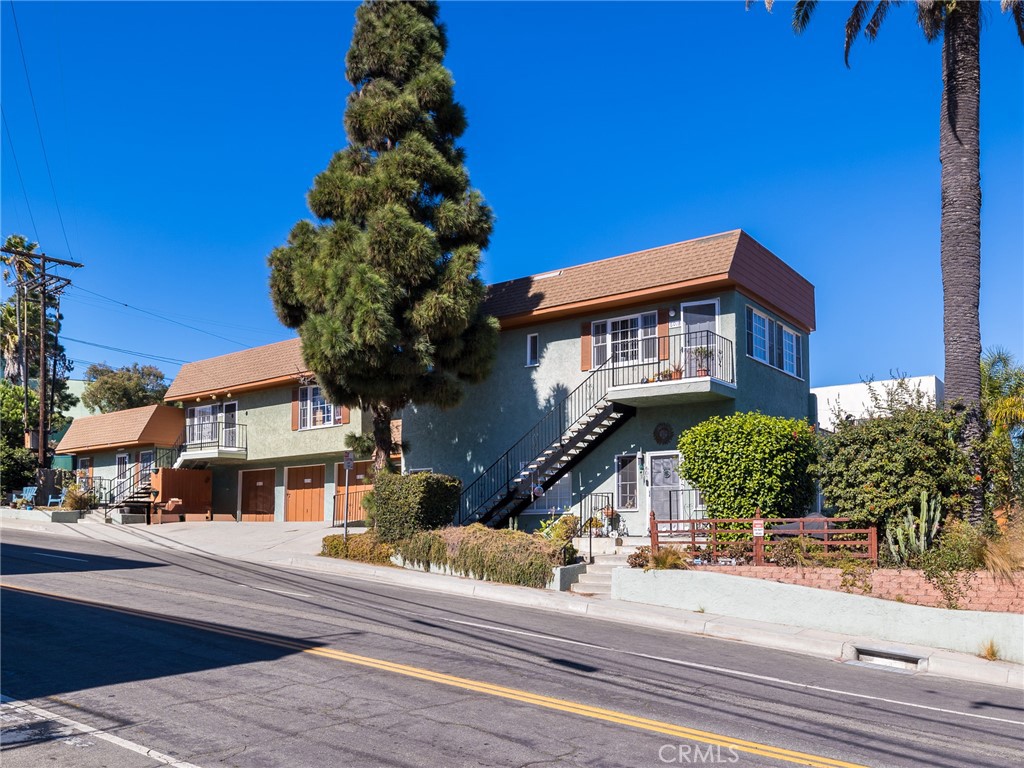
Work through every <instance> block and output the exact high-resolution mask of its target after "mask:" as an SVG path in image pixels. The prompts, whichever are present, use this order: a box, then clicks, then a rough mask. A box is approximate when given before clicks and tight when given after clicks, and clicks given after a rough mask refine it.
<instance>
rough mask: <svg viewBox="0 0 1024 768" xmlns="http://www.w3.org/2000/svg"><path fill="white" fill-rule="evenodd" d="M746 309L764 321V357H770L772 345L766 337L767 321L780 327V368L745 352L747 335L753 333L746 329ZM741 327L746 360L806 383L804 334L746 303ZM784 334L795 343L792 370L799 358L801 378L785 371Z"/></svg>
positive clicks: (771, 341)
mask: <svg viewBox="0 0 1024 768" xmlns="http://www.w3.org/2000/svg"><path fill="white" fill-rule="evenodd" d="M747 309H749V310H750V311H751V312H752V313H753V314H754V315H757V316H758V317H760V318H762V319H763V320H764V321H765V325H764V328H765V340H764V341H765V357H771V355H770V354H769V350H770V349H771V345H772V344H773V343H774V341H773V340H772V339H771V338H769V335H768V328H769V326H768V323H769V321H770V322H772V323H775V324H776V325H778V326H781V327H782V332H783V336H782V344H783V349H782V367H781V368H780V367H778V366H777V365H775V362H774V361H773V360H762V359H761V358H759V357H756V356H755V355H752V354H750V352H747V333H753V328H749V329H748V328H747V327H746V324H747ZM751 322H753V318H751ZM743 325H744V328H743V351H744V352H745V353H746V356H747V358H748V359H749V360H754V361H756V362H758V363H761V365H766V366H768V367H769V368H771V369H772V370H773V371H779V372H780V373H784V374H786V375H787V376H789V377H790V378H791V379H796V380H797V381H806V380H807V355H806V354H805V353H804V348H803V343H804V338H805V337H806V334H804V333H803V332H801V331H798V330H796V329H795V328H793V327H792V326H790V325H787V324H786V323H784V322H782V321H781V320H777V319H776V318H774V317H771V316H770V315H769V314H768V312H767V310H762V309H758V308H757V307H756V306H755V305H753V304H750V303H747V304H746V305H745V306H744V309H743ZM786 333H788V334H790V335H791V336H792V337H793V339H794V341H795V344H796V348H794V360H793V367H794V368H795V367H796V359H797V357H799V359H800V369H801V373H802V374H803V375H802V376H800V375H797V374H795V373H790V372H789V371H787V370H786V367H785V366H786V352H785V344H786V336H785V334H786ZM797 349H799V354H797Z"/></svg>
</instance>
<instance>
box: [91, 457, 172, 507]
mask: <svg viewBox="0 0 1024 768" xmlns="http://www.w3.org/2000/svg"><path fill="white" fill-rule="evenodd" d="M177 456H178V447H177V445H175V446H172V447H171V448H156V449H154V451H153V463H152V464H151V465H150V467H151V468H152V469H164V468H165V467H172V466H174V461H175V459H176V458H177ZM149 475H150V473H149V472H143V471H142V467H135V470H134V471H133V472H130V473H128V475H127V476H126V477H123V478H117V479H115V480H114V481H113V483H112V485H111V487H110V492H109V497H108V498H109V502H108V503H109V504H110V505H111V506H117V505H118V504H122V503H124V501H125V500H126V499H131V498H132V496H134V495H136V494H137V493H139V492H140V491H142V490H143V489H148V488H149V486H150V485H151V482H152V480H151V478H150V477H149Z"/></svg>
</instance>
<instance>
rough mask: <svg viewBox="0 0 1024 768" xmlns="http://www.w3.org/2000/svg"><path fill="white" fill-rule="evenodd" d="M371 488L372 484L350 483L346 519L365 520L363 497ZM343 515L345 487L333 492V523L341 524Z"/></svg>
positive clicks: (352, 521)
mask: <svg viewBox="0 0 1024 768" xmlns="http://www.w3.org/2000/svg"><path fill="white" fill-rule="evenodd" d="M372 490H373V486H372V485H350V486H349V487H348V521H349V522H350V523H358V522H360V521H363V520H366V510H365V509H363V499H365V498H366V495H367V494H368V493H370V491H372ZM344 517H345V489H344V488H342V489H341V491H339V492H338V493H336V494H334V520H333V522H332V524H333V525H336V526H337V525H341V524H342V522H343V521H344Z"/></svg>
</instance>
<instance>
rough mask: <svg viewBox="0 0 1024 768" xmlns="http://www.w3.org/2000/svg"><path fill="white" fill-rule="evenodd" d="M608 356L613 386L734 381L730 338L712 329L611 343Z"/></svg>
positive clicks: (732, 382)
mask: <svg viewBox="0 0 1024 768" xmlns="http://www.w3.org/2000/svg"><path fill="white" fill-rule="evenodd" d="M610 355H611V357H610V360H609V361H608V362H607V363H606V366H608V367H610V368H611V382H610V384H611V386H613V387H619V386H629V385H633V384H648V383H651V382H657V381H672V380H676V379H679V380H681V379H700V378H712V379H718V380H719V381H724V382H727V383H729V384H734V383H735V382H736V373H735V362H734V360H733V352H732V341H731V340H729V339H727V338H725V337H724V336H719V335H718V334H717V333H713V332H712V331H691V332H689V333H676V334H670V335H668V336H651V337H649V338H646V339H643V338H640V339H630V340H628V341H620V342H613V343H612V348H611V353H610Z"/></svg>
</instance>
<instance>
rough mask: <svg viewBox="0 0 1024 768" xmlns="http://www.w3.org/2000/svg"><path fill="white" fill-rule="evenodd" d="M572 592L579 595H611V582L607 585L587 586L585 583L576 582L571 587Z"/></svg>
mask: <svg viewBox="0 0 1024 768" xmlns="http://www.w3.org/2000/svg"><path fill="white" fill-rule="evenodd" d="M569 591H570V592H575V593H576V594H579V595H610V594H611V593H612V585H611V582H608V583H607V584H586V583H583V582H576V583H575V584H573V585H572V586H570V587H569Z"/></svg>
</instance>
